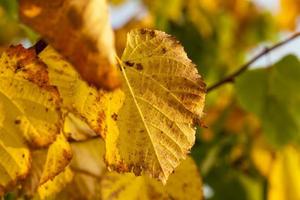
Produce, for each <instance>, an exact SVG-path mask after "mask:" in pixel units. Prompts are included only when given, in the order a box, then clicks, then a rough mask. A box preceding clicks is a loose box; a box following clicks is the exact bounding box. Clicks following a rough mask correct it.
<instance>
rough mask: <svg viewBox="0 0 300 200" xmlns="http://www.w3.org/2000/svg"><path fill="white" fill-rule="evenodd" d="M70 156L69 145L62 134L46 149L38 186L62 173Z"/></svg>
mask: <svg viewBox="0 0 300 200" xmlns="http://www.w3.org/2000/svg"><path fill="white" fill-rule="evenodd" d="M72 155H73V154H72V149H71V146H70V144H69V143H68V141H67V140H66V138H65V137H64V135H63V134H59V135H58V136H57V138H56V140H55V142H54V143H53V144H51V145H50V147H49V149H48V153H47V159H46V163H45V165H44V169H43V173H42V175H41V179H40V184H43V183H45V182H46V181H48V180H50V179H52V178H53V177H55V176H56V175H57V174H59V173H60V172H62V171H63V170H64V169H65V167H66V166H67V165H68V164H69V163H70V161H71V158H72Z"/></svg>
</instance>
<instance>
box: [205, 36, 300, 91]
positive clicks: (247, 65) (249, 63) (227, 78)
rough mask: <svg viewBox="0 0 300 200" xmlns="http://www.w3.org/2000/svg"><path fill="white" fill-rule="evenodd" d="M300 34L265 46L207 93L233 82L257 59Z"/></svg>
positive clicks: (209, 88) (211, 87)
mask: <svg viewBox="0 0 300 200" xmlns="http://www.w3.org/2000/svg"><path fill="white" fill-rule="evenodd" d="M299 36H300V32H297V33H294V34H293V35H291V36H290V37H288V38H287V39H285V40H283V41H281V42H279V43H277V44H274V45H273V46H271V47H270V48H265V49H264V50H263V51H262V52H260V53H259V54H257V55H256V56H254V57H253V58H252V59H251V60H249V61H248V62H246V63H245V64H244V65H242V66H241V67H240V69H238V70H237V71H236V72H234V73H232V74H231V75H229V76H227V77H225V78H224V79H223V80H221V81H219V82H217V83H215V84H213V85H212V86H210V87H208V88H207V93H209V92H211V91H212V90H215V89H217V88H218V87H220V86H221V85H223V84H226V83H230V82H233V81H234V79H235V78H236V77H237V76H239V75H240V74H241V73H243V72H244V71H246V70H247V69H248V68H249V67H250V66H251V65H252V64H253V63H254V62H255V61H257V60H258V59H259V58H261V57H263V56H264V55H266V54H268V53H269V52H271V51H273V50H275V49H277V48H278V47H281V46H283V45H285V44H287V43H289V42H290V41H292V40H294V39H295V38H297V37H299Z"/></svg>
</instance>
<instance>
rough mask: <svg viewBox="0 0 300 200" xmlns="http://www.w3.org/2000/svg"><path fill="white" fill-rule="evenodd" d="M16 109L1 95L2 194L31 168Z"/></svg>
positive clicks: (0, 147)
mask: <svg viewBox="0 0 300 200" xmlns="http://www.w3.org/2000/svg"><path fill="white" fill-rule="evenodd" d="M0 94H1V93H0ZM15 111H17V108H16V107H14V106H12V103H11V102H10V101H7V100H6V99H4V98H2V95H0V113H1V115H0V196H1V195H3V194H4V193H5V192H6V191H7V189H8V188H9V187H12V186H14V185H15V184H16V183H17V181H18V180H21V179H24V178H25V177H26V176H27V174H28V171H29V168H30V160H31V157H30V152H29V150H28V148H27V145H26V143H25V140H24V139H23V137H22V133H20V130H19V129H18V127H17V126H16V125H15V123H14V120H15V116H14V112H15Z"/></svg>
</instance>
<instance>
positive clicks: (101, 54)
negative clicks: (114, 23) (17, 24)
mask: <svg viewBox="0 0 300 200" xmlns="http://www.w3.org/2000/svg"><path fill="white" fill-rule="evenodd" d="M19 7H20V18H21V20H22V21H23V22H24V23H26V24H27V25H29V26H31V27H32V28H33V29H35V30H36V31H37V32H39V33H40V34H41V35H42V36H43V37H44V38H45V39H46V40H47V41H48V42H49V43H50V44H51V45H52V46H53V47H54V48H55V49H56V50H58V51H59V52H60V53H61V54H62V55H63V56H64V57H65V58H67V60H69V61H70V62H71V63H72V64H73V65H74V67H75V68H76V69H77V71H78V72H79V73H80V75H81V76H82V77H83V79H84V80H86V81H88V82H89V83H92V84H94V85H96V86H97V87H102V88H105V89H114V88H116V87H118V86H119V85H120V81H119V79H118V71H117V68H116V66H115V50H114V40H113V32H112V29H111V27H110V22H109V15H108V6H107V3H106V0H43V1H39V0H21V1H20V6H19Z"/></svg>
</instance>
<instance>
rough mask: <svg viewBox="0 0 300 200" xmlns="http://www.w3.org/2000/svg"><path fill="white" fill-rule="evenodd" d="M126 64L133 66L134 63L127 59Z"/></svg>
mask: <svg viewBox="0 0 300 200" xmlns="http://www.w3.org/2000/svg"><path fill="white" fill-rule="evenodd" d="M125 65H127V66H128V67H132V66H133V65H134V63H133V62H130V61H125Z"/></svg>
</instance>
